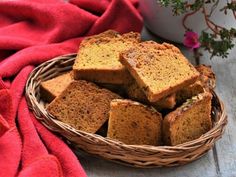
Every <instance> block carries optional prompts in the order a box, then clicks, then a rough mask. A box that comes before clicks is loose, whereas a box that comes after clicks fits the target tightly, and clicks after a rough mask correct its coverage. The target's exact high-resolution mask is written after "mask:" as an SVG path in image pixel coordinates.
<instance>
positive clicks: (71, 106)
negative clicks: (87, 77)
mask: <svg viewBox="0 0 236 177" xmlns="http://www.w3.org/2000/svg"><path fill="white" fill-rule="evenodd" d="M117 98H120V96H118V95H117V94H115V93H113V92H111V91H109V90H106V89H101V88H99V87H98V86H96V85H95V84H93V83H90V82H87V81H84V80H79V81H73V82H71V83H70V85H69V86H68V87H67V88H66V89H65V90H64V91H63V92H62V93H61V94H60V95H59V96H58V97H57V98H55V99H54V100H53V101H52V102H51V103H50V104H49V105H48V107H47V111H48V112H49V113H50V114H52V115H53V116H54V117H55V118H57V119H58V120H61V121H62V122H64V123H67V124H69V125H70V126H72V127H74V128H75V129H77V130H82V131H86V132H89V133H95V132H96V131H97V130H98V129H99V128H100V127H101V126H102V125H103V124H104V123H105V122H106V121H107V119H108V116H109V110H110V102H111V100H113V99H117Z"/></svg>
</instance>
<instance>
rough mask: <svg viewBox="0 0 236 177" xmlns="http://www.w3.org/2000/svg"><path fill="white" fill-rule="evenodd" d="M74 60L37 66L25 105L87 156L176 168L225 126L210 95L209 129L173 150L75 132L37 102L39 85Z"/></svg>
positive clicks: (207, 145) (206, 146) (224, 118)
mask: <svg viewBox="0 0 236 177" xmlns="http://www.w3.org/2000/svg"><path fill="white" fill-rule="evenodd" d="M75 57H76V54H69V55H64V56H60V57H57V58H54V59H52V60H50V61H47V62H45V63H43V64H41V65H40V66H38V67H37V68H35V69H34V71H33V72H32V73H31V74H30V77H29V79H28V81H27V84H26V99H27V103H28V105H29V107H30V109H31V110H33V112H34V114H35V116H36V118H37V119H38V120H40V121H41V123H42V124H44V125H45V126H46V127H47V128H48V129H50V130H51V131H54V132H58V133H59V134H60V135H62V136H63V137H65V138H66V139H67V140H68V141H69V142H70V144H71V145H72V146H73V148H74V149H76V150H77V149H78V150H79V149H82V150H84V151H86V152H88V153H90V154H94V155H97V156H100V157H103V158H105V159H108V160H112V161H115V162H117V163H122V164H125V165H129V166H135V167H142V168H150V167H162V166H178V165H182V164H186V163H188V162H191V161H193V160H195V159H198V158H199V157H201V156H202V155H204V154H205V153H206V152H207V151H208V150H209V149H211V148H212V147H213V145H214V143H215V141H216V140H218V139H219V138H221V136H222V134H223V132H224V129H225V126H226V124H227V116H226V113H225V109H224V105H223V103H222V102H221V101H220V99H219V98H218V96H217V95H216V94H215V92H214V91H212V94H213V101H212V120H213V122H214V126H213V128H212V129H211V130H210V131H208V132H207V133H205V134H204V135H202V136H201V137H199V138H198V139H196V140H193V141H190V142H187V143H184V144H180V145H177V146H148V145H126V144H123V143H122V142H119V141H115V140H112V139H109V138H105V137H102V136H100V135H96V134H91V133H87V132H83V131H79V130H75V129H74V128H72V127H70V126H69V125H67V124H65V123H63V122H61V121H59V120H57V119H55V118H54V117H53V116H52V115H50V114H48V113H47V111H46V110H45V103H44V102H43V101H42V100H41V98H40V92H39V85H40V82H41V81H44V80H48V79H51V78H53V77H56V76H57V75H59V74H61V73H62V72H65V71H68V70H71V68H72V65H73V63H74V60H75Z"/></svg>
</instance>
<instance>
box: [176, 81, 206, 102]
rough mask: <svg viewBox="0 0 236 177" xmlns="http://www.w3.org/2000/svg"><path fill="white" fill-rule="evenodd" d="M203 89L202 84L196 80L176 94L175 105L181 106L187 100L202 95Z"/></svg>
mask: <svg viewBox="0 0 236 177" xmlns="http://www.w3.org/2000/svg"><path fill="white" fill-rule="evenodd" d="M204 91H205V89H204V88H203V85H202V83H201V82H200V81H199V80H198V81H196V82H195V83H193V84H191V85H189V86H186V87H184V88H182V89H180V90H178V91H177V92H176V103H177V105H181V104H183V103H184V102H185V101H186V100H187V99H191V98H192V97H194V96H197V95H198V94H199V93H203V92H204Z"/></svg>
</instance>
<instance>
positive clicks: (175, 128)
mask: <svg viewBox="0 0 236 177" xmlns="http://www.w3.org/2000/svg"><path fill="white" fill-rule="evenodd" d="M211 99H212V95H211V94H210V93H209V92H204V93H200V94H198V95H197V96H195V97H193V98H192V99H189V100H187V101H186V102H185V103H184V104H183V105H182V106H181V107H179V108H177V109H176V110H175V111H172V112H171V113H169V114H167V115H166V116H165V118H164V122H163V137H164V142H165V144H167V145H172V146H175V145H178V144H182V143H185V142H188V141H191V140H194V139H196V138H199V137H200V136H201V135H202V134H204V133H206V132H207V131H209V130H210V129H211V128H212V121H211Z"/></svg>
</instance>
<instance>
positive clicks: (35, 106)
mask: <svg viewBox="0 0 236 177" xmlns="http://www.w3.org/2000/svg"><path fill="white" fill-rule="evenodd" d="M76 55H77V54H76V53H71V54H66V55H62V56H59V57H55V58H53V59H51V60H49V61H46V62H44V63H42V64H41V65H39V66H37V67H36V68H35V69H34V70H33V71H32V72H31V74H30V76H29V79H28V81H27V83H26V99H27V103H28V105H29V107H30V109H32V110H33V112H34V114H35V115H36V118H37V119H39V120H40V121H41V122H42V123H43V124H44V125H45V126H46V127H47V128H49V129H51V130H52V131H55V132H59V133H60V132H61V131H62V130H65V132H66V133H68V135H69V134H73V136H74V135H77V136H79V137H83V138H85V141H86V138H88V139H91V138H92V139H96V140H97V141H99V143H104V144H107V145H108V146H110V145H111V144H112V145H113V146H117V147H121V148H124V149H135V150H140V151H142V150H143V151H149V150H150V151H152V152H164V153H165V152H166V153H171V152H174V151H181V150H182V151H191V149H196V148H198V147H200V146H202V142H203V141H204V142H205V141H208V140H210V139H211V138H212V137H213V134H216V135H215V137H213V140H214V142H215V141H216V140H218V139H219V138H220V137H221V136H222V134H223V132H224V130H225V126H226V124H227V115H226V112H225V108H224V104H223V102H222V101H221V100H220V99H219V97H218V96H217V94H216V93H215V92H214V91H213V90H211V92H212V94H213V97H214V98H215V100H216V101H217V103H216V104H217V108H218V109H220V110H218V112H220V113H221V115H218V117H219V118H218V120H216V122H215V123H214V126H213V127H212V129H211V130H209V131H208V132H207V133H205V134H203V135H202V136H201V137H199V138H197V139H195V140H193V141H189V142H186V143H183V144H179V145H176V146H166V145H165V146H152V145H127V144H125V143H122V142H120V141H117V140H114V139H110V138H107V137H103V136H101V135H98V134H92V133H87V132H84V131H81V130H76V129H74V128H73V127H71V126H69V125H67V124H65V123H63V122H61V121H59V120H57V119H56V118H54V117H53V116H52V115H50V114H49V113H48V112H47V111H46V110H45V108H44V107H43V106H42V105H41V103H39V102H38V99H37V97H36V95H35V93H34V90H33V89H32V88H36V87H37V86H35V85H39V83H40V76H42V75H40V72H42V70H47V68H50V66H52V65H54V64H55V63H57V62H59V63H60V62H62V63H63V62H70V60H71V61H72V60H74V58H75V57H76ZM68 67H69V65H68ZM70 67H71V66H70ZM48 70H50V69H48ZM61 72H63V71H58V73H61ZM35 76H39V77H35ZM42 78H43V77H42ZM42 78H41V79H42ZM36 82H37V83H36ZM49 122H50V123H49ZM48 124H50V125H48ZM52 124H53V127H52ZM55 127H56V128H55ZM62 136H64V135H62ZM69 136H70V135H69ZM67 139H68V138H67ZM72 139H73V137H72ZM69 141H71V140H69ZM72 143H73V142H72Z"/></svg>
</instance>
